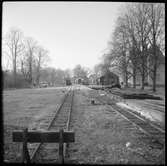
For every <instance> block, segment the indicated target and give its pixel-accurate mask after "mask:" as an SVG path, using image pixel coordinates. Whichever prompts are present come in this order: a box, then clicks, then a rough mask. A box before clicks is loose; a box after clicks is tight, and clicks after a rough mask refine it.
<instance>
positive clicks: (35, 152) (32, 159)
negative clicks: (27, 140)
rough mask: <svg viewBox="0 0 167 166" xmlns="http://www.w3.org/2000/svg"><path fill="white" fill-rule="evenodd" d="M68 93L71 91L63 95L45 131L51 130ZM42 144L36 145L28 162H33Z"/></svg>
mask: <svg viewBox="0 0 167 166" xmlns="http://www.w3.org/2000/svg"><path fill="white" fill-rule="evenodd" d="M70 91H71V89H70V90H68V92H67V93H66V94H65V96H64V97H63V101H62V103H61V104H60V106H59V108H58V109H57V111H56V113H55V116H54V117H53V119H52V120H51V121H50V123H49V125H48V127H47V130H50V128H51V126H52V124H53V123H54V121H55V119H56V117H57V115H58V113H59V112H60V110H61V108H62V106H63V104H64V103H65V101H66V99H67V96H68V95H69V93H70ZM42 144H43V143H39V144H38V145H37V147H36V148H35V150H34V151H33V152H32V154H31V155H30V161H31V163H33V162H34V160H35V157H36V154H37V152H38V151H39V149H40V147H41V146H42Z"/></svg>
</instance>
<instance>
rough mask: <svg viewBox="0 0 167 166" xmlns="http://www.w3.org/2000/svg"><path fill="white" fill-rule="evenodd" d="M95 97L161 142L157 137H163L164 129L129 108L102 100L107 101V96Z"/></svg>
mask: <svg viewBox="0 0 167 166" xmlns="http://www.w3.org/2000/svg"><path fill="white" fill-rule="evenodd" d="M95 98H96V99H97V100H98V101H99V102H101V103H102V104H107V105H109V106H111V108H112V109H113V110H114V111H116V112H118V113H119V114H120V115H122V116H123V117H124V118H125V119H126V120H128V121H130V122H131V123H132V124H133V125H135V126H138V127H139V128H140V130H141V131H143V132H144V133H145V134H146V135H148V136H151V137H152V138H154V139H155V140H157V141H158V142H159V143H160V144H163V143H162V142H161V138H158V137H159V136H163V137H164V134H165V130H163V129H161V128H159V127H157V126H155V125H153V124H152V123H148V122H147V121H146V120H145V119H143V118H142V117H140V116H138V115H136V114H135V113H132V111H131V110H127V109H122V108H120V107H118V106H117V105H115V104H111V103H109V102H107V103H106V102H105V101H104V100H106V101H107V98H106V99H104V98H103V99H102V98H99V97H95ZM149 130H150V131H149ZM155 135H156V136H155Z"/></svg>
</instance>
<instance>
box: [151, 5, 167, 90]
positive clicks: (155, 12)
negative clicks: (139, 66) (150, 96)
mask: <svg viewBox="0 0 167 166" xmlns="http://www.w3.org/2000/svg"><path fill="white" fill-rule="evenodd" d="M149 9H150V12H149V21H150V26H151V31H150V32H151V33H150V35H149V37H150V38H149V42H150V45H151V52H150V60H151V61H152V63H151V64H152V65H151V66H152V68H151V69H150V76H151V75H152V77H151V78H152V80H153V91H156V75H157V68H158V63H159V62H158V61H159V54H158V51H159V50H157V49H158V45H159V47H160V46H161V41H163V40H161V38H162V36H164V22H165V17H164V14H165V8H164V4H150V5H149Z"/></svg>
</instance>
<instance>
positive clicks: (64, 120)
mask: <svg viewBox="0 0 167 166" xmlns="http://www.w3.org/2000/svg"><path fill="white" fill-rule="evenodd" d="M73 98H74V90H73V89H72V87H70V89H69V90H68V92H67V93H66V94H65V96H64V98H63V101H62V103H61V104H60V106H59V108H58V109H57V110H56V113H55V115H54V117H53V118H52V119H51V121H50V123H49V124H48V127H47V130H48V131H52V130H57V131H59V130H60V129H64V130H65V131H68V130H69V127H70V120H71V112H72V107H73ZM63 146H64V151H63V153H64V156H66V152H67V147H68V146H67V144H66V143H64V144H63ZM30 161H31V163H41V162H42V163H50V162H51V163H53V162H54V163H55V162H58V144H56V143H50V144H48V143H38V144H37V145H36V146H35V147H34V148H33V149H31V153H30Z"/></svg>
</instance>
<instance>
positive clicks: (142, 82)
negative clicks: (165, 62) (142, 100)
mask: <svg viewBox="0 0 167 166" xmlns="http://www.w3.org/2000/svg"><path fill="white" fill-rule="evenodd" d="M144 81H145V74H144V68H143V69H142V74H141V89H142V90H144Z"/></svg>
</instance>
